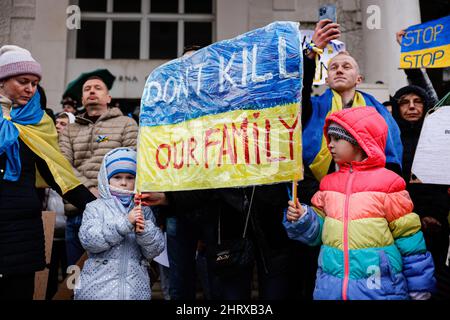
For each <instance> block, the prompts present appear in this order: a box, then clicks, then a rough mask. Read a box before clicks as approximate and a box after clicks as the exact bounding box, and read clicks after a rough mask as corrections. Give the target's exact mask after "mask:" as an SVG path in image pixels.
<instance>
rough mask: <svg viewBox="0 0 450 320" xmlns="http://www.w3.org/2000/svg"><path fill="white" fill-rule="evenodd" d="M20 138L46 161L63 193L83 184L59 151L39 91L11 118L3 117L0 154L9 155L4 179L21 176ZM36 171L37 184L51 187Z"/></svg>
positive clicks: (53, 126)
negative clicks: (41, 103)
mask: <svg viewBox="0 0 450 320" xmlns="http://www.w3.org/2000/svg"><path fill="white" fill-rule="evenodd" d="M19 138H20V139H21V140H22V141H23V142H24V143H25V144H26V145H27V146H28V147H29V148H30V149H31V150H32V151H33V152H34V153H35V154H36V155H37V156H38V157H40V158H41V159H43V160H44V161H45V162H46V164H47V166H48V168H49V170H50V172H51V173H52V175H53V178H54V179H55V182H56V183H57V184H58V186H59V187H60V188H61V191H62V193H63V194H65V193H66V192H68V191H70V190H72V189H74V188H75V187H77V186H78V185H80V184H81V183H80V181H79V180H78V179H77V178H76V177H75V175H74V173H73V169H72V166H71V165H70V163H69V161H67V159H66V158H64V156H63V155H62V154H61V151H60V150H59V146H58V134H57V132H56V128H55V125H54V124H53V121H52V119H51V118H50V117H49V116H48V115H47V114H46V113H45V112H44V110H42V109H41V105H40V95H39V92H36V94H35V95H34V96H33V98H32V99H31V100H30V101H29V102H28V103H27V104H26V105H24V106H19V107H14V108H12V109H11V115H10V116H9V117H8V116H2V117H1V118H0V155H2V154H3V153H5V154H6V168H5V175H4V177H3V179H4V180H9V181H17V180H18V179H19V177H20V172H21V168H22V166H21V162H20V154H19ZM36 171H37V170H36ZM36 173H37V174H36V187H39V188H43V187H48V185H47V183H46V182H45V181H44V179H43V178H42V177H41V175H40V174H39V172H38V171H37V172H36Z"/></svg>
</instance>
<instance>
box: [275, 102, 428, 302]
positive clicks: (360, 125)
mask: <svg viewBox="0 0 450 320" xmlns="http://www.w3.org/2000/svg"><path fill="white" fill-rule="evenodd" d="M331 122H336V123H338V124H339V125H341V126H342V127H343V128H345V129H346V130H347V131H348V132H349V133H350V134H351V135H352V136H353V137H354V138H356V140H357V141H358V143H359V145H360V146H361V147H362V149H363V150H364V151H365V153H366V154H367V158H366V159H364V160H363V161H361V162H355V161H353V162H351V163H340V164H339V165H340V168H339V171H338V172H335V173H332V174H329V175H327V176H326V177H325V178H324V179H322V181H321V183H320V190H319V191H318V192H317V193H316V194H315V195H314V197H313V199H312V203H313V207H308V210H307V212H306V214H305V215H304V216H302V217H301V219H299V220H298V221H296V222H289V221H287V220H286V218H285V220H284V225H285V228H286V230H287V233H288V235H289V237H290V238H291V239H295V240H299V241H302V242H304V243H307V244H309V245H319V244H322V247H321V250H320V255H319V268H318V271H317V279H316V287H315V290H314V299H327V300H339V299H343V300H351V299H359V300H361V299H362V300H374V299H376V300H378V299H409V293H411V292H415V293H417V292H432V291H433V289H434V286H435V279H434V275H433V274H434V266H433V260H432V257H431V255H430V253H429V252H427V250H426V247H425V242H424V238H423V234H422V232H421V231H420V227H421V224H420V219H419V216H418V215H417V214H415V213H413V212H412V210H413V204H412V202H411V199H410V197H409V194H408V192H407V191H406V190H405V181H404V180H403V179H402V178H401V177H400V176H398V175H397V174H395V173H394V172H392V171H390V170H387V169H385V168H384V165H385V161H386V156H385V154H384V152H383V150H385V146H386V137H387V125H386V123H385V121H384V120H383V118H382V117H381V116H380V115H379V114H378V113H377V112H376V111H375V109H374V108H372V107H358V108H351V109H345V110H343V111H340V112H336V113H334V114H331V115H330V116H329V117H328V118H327V119H326V122H325V127H324V133H325V135H326V132H327V129H328V126H329V125H330V123H331ZM326 136H327V135H326ZM328 142H329V141H328Z"/></svg>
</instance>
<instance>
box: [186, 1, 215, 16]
mask: <svg viewBox="0 0 450 320" xmlns="http://www.w3.org/2000/svg"><path fill="white" fill-rule="evenodd" d="M184 12H185V13H212V0H185V1H184Z"/></svg>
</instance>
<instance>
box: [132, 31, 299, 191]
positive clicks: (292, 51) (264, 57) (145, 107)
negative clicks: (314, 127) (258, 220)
mask: <svg viewBox="0 0 450 320" xmlns="http://www.w3.org/2000/svg"><path fill="white" fill-rule="evenodd" d="M300 39H301V38H300V31H299V25H298V23H294V22H274V23H272V24H270V25H268V26H266V27H264V28H260V29H256V30H253V31H250V32H248V33H245V34H243V35H240V36H238V37H236V38H234V39H231V40H224V41H221V42H217V43H214V44H212V45H210V46H208V47H206V48H203V49H201V50H199V51H197V52H195V53H194V54H193V55H191V56H189V57H181V58H179V59H176V60H173V61H170V62H168V63H166V64H164V65H162V66H161V67H159V68H157V69H155V70H154V71H153V72H152V73H151V74H150V76H149V77H148V79H147V82H146V85H145V88H144V92H143V95H142V100H141V114H140V129H139V142H138V161H137V163H138V165H137V181H136V189H137V190H138V192H144V191H173V190H194V189H210V188H223V187H234V186H247V185H258V184H266V183H276V182H281V181H292V180H299V179H301V178H302V162H301V161H302V160H301V158H302V151H301V120H300V101H301V90H302V63H303V61H302V49H301V43H300Z"/></svg>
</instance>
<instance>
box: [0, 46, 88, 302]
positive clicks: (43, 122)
mask: <svg viewBox="0 0 450 320" xmlns="http://www.w3.org/2000/svg"><path fill="white" fill-rule="evenodd" d="M41 77H42V71H41V66H40V64H39V63H38V62H36V60H34V59H33V57H32V56H31V54H30V52H29V51H28V50H26V49H23V48H20V47H18V46H13V45H7V46H3V47H1V48H0V105H1V110H2V116H1V117H0V300H4V299H27V300H29V299H32V298H33V293H34V274H35V272H36V271H39V270H42V269H44V267H45V253H44V231H43V226H42V218H41V210H42V202H41V200H40V198H39V196H38V192H37V187H46V186H50V187H52V188H53V189H54V190H55V191H57V192H58V193H59V194H61V195H62V196H63V197H64V199H66V200H68V201H69V202H71V203H72V204H73V205H75V206H76V207H78V208H79V209H81V211H83V210H84V207H85V206H86V204H87V203H88V202H90V201H93V200H95V197H94V196H93V195H92V194H91V193H90V192H89V191H88V189H86V188H85V187H84V186H83V185H81V183H80V182H79V181H78V179H77V178H76V177H75V176H74V174H73V171H72V168H71V166H70V163H69V162H68V161H67V160H66V159H65V158H64V156H63V155H62V154H61V152H60V151H59V147H58V140H57V133H56V129H55V125H54V124H53V122H52V120H51V119H50V117H49V116H48V115H47V114H46V113H45V112H44V110H42V108H41V105H40V95H39V92H38V91H37V85H38V83H39V81H40V80H41Z"/></svg>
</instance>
